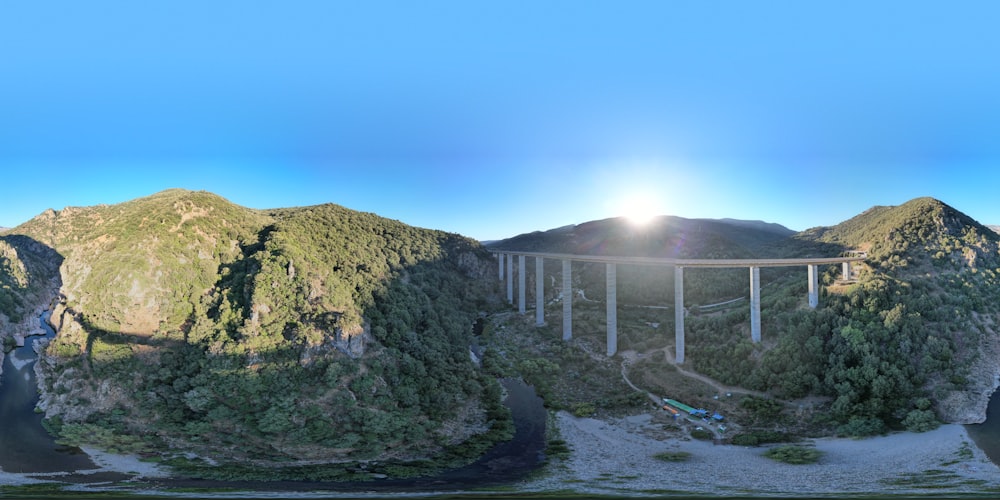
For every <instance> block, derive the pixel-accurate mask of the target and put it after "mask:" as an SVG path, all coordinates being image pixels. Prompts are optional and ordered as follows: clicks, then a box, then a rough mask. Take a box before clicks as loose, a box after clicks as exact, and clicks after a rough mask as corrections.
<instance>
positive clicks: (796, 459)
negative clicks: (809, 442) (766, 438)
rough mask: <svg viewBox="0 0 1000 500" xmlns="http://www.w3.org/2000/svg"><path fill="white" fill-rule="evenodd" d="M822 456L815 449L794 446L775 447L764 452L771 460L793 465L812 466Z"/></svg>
mask: <svg viewBox="0 0 1000 500" xmlns="http://www.w3.org/2000/svg"><path fill="white" fill-rule="evenodd" d="M822 455H823V453H822V452H821V451H819V450H817V449H816V448H809V447H806V446H796V445H784V446H776V447H774V448H771V449H769V450H767V451H765V452H764V456H765V457H767V458H770V459H771V460H775V461H777V462H784V463H786V464H793V465H802V464H814V463H816V462H818V461H819V458H820V457H821V456H822Z"/></svg>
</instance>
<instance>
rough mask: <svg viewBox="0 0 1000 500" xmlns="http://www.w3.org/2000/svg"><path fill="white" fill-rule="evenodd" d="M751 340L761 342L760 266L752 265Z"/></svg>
mask: <svg viewBox="0 0 1000 500" xmlns="http://www.w3.org/2000/svg"><path fill="white" fill-rule="evenodd" d="M750 340H751V341H752V342H753V343H755V344H756V343H757V342H760V268H759V267H753V266H751V267H750Z"/></svg>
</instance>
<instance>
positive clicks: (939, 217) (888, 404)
mask: <svg viewBox="0 0 1000 500" xmlns="http://www.w3.org/2000/svg"><path fill="white" fill-rule="evenodd" d="M664 222H667V221H664ZM717 224H722V222H718V223H717ZM668 225H669V226H670V227H668V228H663V227H661V228H660V229H658V230H655V231H653V234H652V235H649V234H645V233H641V232H638V231H636V230H634V229H627V226H625V225H624V224H618V225H615V226H612V225H611V223H610V222H605V221H602V222H599V223H595V225H592V226H591V227H581V226H582V225H581V226H577V227H570V228H561V229H559V230H553V231H550V232H548V233H532V234H530V235H522V236H519V237H516V238H512V239H510V240H506V241H503V242H497V243H496V244H495V247H496V248H505V249H520V250H529V251H548V252H571V251H573V248H574V245H575V248H577V249H581V250H583V251H584V253H598V254H606V255H629V254H632V253H630V252H629V251H627V250H628V249H632V250H633V251H636V252H641V250H635V249H642V248H645V249H647V251H648V253H647V254H646V255H651V256H663V257H680V258H724V257H729V258H740V257H743V258H746V257H805V256H826V257H830V256H838V255H841V254H843V253H844V252H847V251H865V252H867V256H868V258H867V260H866V261H865V262H864V263H863V264H862V265H860V266H856V268H857V269H856V270H857V273H856V274H855V276H852V278H854V279H853V280H852V281H849V282H841V281H840V278H841V269H840V266H829V267H827V268H825V269H821V273H822V276H821V283H822V285H824V286H823V296H822V300H821V304H820V307H819V308H817V309H810V308H809V307H808V305H807V303H806V285H807V283H806V271H805V269H804V268H780V269H768V268H764V269H762V272H761V278H762V282H763V285H764V286H763V298H762V311H763V313H762V331H763V333H764V341H763V342H761V343H759V344H754V343H752V342H751V341H750V335H749V307H748V304H747V301H745V300H744V301H737V302H736V303H734V305H732V306H728V307H723V308H721V310H720V309H718V308H704V310H703V308H702V307H699V306H700V305H704V304H711V303H714V302H721V301H724V300H728V299H732V298H740V297H746V295H747V294H748V286H747V283H748V281H749V279H748V271H747V270H746V269H729V270H715V269H698V270H695V269H687V270H685V299H686V303H685V306H686V308H687V310H688V318H687V319H686V320H685V327H686V328H685V329H686V339H687V346H686V347H687V349H686V351H687V356H686V364H687V365H690V368H693V369H694V370H695V371H697V372H699V373H702V374H705V375H708V376H710V377H712V378H714V379H715V380H717V381H719V382H720V383H723V384H726V385H729V386H739V387H744V388H746V389H750V390H755V391H764V392H766V393H767V394H770V395H771V396H772V397H774V398H778V399H782V400H796V399H799V398H806V397H812V399H810V402H809V403H808V405H807V407H808V408H811V409H812V410H811V411H810V412H807V413H808V415H806V416H807V420H806V421H803V420H801V419H798V420H796V421H795V423H790V422H789V421H787V420H781V419H771V420H770V422H769V423H767V424H762V425H770V426H772V427H774V429H779V428H783V427H784V426H789V425H791V426H793V427H794V426H798V427H800V430H802V431H803V432H829V431H830V430H833V431H836V432H839V433H841V434H847V435H868V434H875V433H879V432H883V431H885V430H887V429H893V428H908V429H911V430H925V429H929V428H933V427H934V426H936V425H937V422H938V421H939V420H946V421H954V422H973V421H982V419H983V418H985V406H986V401H987V399H988V396H989V394H990V393H991V392H992V389H993V388H994V387H993V379H994V378H995V377H996V375H997V374H998V373H1000V369H998V364H997V363H996V362H995V361H992V360H994V359H996V356H995V353H997V351H998V349H997V347H996V346H997V344H998V339H997V335H996V332H995V330H994V328H995V325H996V323H997V321H998V319H1000V316H998V315H1000V306H998V304H1000V286H998V285H1000V282H998V273H1000V257H998V236H997V234H996V233H994V232H993V231H991V230H989V229H988V228H986V227H985V226H982V225H981V224H979V223H977V222H976V221H974V220H972V219H971V218H969V217H967V216H965V215H964V214H962V213H961V212H959V211H957V210H955V209H954V208H952V207H950V206H948V205H946V204H944V203H942V202H940V201H937V200H934V199H930V198H920V199H915V200H912V201H910V202H908V203H905V204H903V205H900V206H897V207H875V208H873V209H871V210H868V211H866V212H865V213H863V214H860V215H858V216H857V217H855V218H852V219H850V220H848V221H845V222H843V223H841V224H839V225H837V226H834V227H822V228H813V229H810V230H808V231H804V232H802V233H799V234H796V235H794V236H792V237H788V235H780V233H778V234H776V233H773V232H770V233H769V232H765V231H762V229H764V228H763V227H761V226H759V225H757V226H754V225H751V226H750V227H744V228H741V231H743V237H742V238H741V239H739V240H737V239H736V238H732V237H730V238H723V237H722V236H720V235H718V234H715V233H712V232H709V231H705V230H702V231H701V232H698V228H699V227H702V228H703V227H705V226H706V225H707V223H705V222H692V221H686V220H683V219H676V218H674V219H673V220H670V221H669V222H668ZM598 226H600V230H596V231H595V230H594V227H598ZM747 231H756V234H755V235H754V234H751V235H747V234H746V233H747ZM721 234H725V232H723V233H721ZM581 242H586V245H581ZM519 245H525V246H527V247H529V248H522V247H520V246H519ZM549 267H551V268H555V269H552V270H551V271H547V274H548V275H547V276H546V279H547V280H552V281H553V282H557V281H556V280H558V279H559V275H560V270H559V266H549ZM603 267H604V266H603V265H600V266H597V265H594V266H587V265H584V264H574V286H576V287H579V288H581V289H582V290H583V291H584V296H585V297H586V298H587V299H589V300H596V301H598V302H599V301H601V300H603V296H604V293H603V290H604V269H603ZM618 267H619V271H618V283H619V285H618V303H619V325H620V326H619V344H620V345H619V350H620V351H621V350H627V349H634V350H637V351H639V352H640V353H643V352H645V353H656V352H658V351H659V350H663V349H669V350H672V349H673V334H672V333H673V314H672V313H673V311H672V303H673V293H672V290H673V280H672V269H669V268H661V269H659V270H657V269H656V268H652V267H642V266H624V265H619V266H618ZM630 267H631V269H630ZM803 267H804V266H803ZM546 269H548V267H547V268H546ZM528 271H529V272H528V276H527V278H528V280H529V281H531V280H532V278H533V273H532V272H531V269H529V270H528ZM692 271H699V272H698V273H694V272H692ZM626 273H631V274H626ZM623 276H627V278H623ZM689 276H691V277H690V278H689ZM547 285H548V284H547ZM547 288H550V289H552V294H553V295H552V297H553V298H554V297H555V294H556V293H558V290H557V287H555V286H547ZM623 297H626V298H625V299H624V300H623ZM642 304H649V305H653V306H656V307H660V308H662V309H661V310H663V309H665V312H663V313H661V314H659V315H654V314H655V311H656V309H647V310H645V311H646V312H643V311H644V310H642V309H638V310H636V309H631V308H634V307H635V306H636V305H642ZM574 307H575V308H582V309H584V310H586V308H587V307H589V305H588V303H587V302H585V301H584V302H579V301H578V304H577V305H575V306H574ZM601 314H602V313H600V311H599V310H598V311H597V315H598V316H599V317H597V318H595V320H597V321H600V320H601V319H602V318H603V316H602V315H601ZM630 318H631V319H632V320H631V321H630ZM574 321H576V320H574ZM576 324H577V323H576V322H574V325H576ZM647 325H654V326H658V327H657V328H649V326H647ZM598 326H600V325H598ZM596 330H598V331H597V332H595V335H601V333H600V331H599V330H600V328H597V329H596ZM595 340H599V339H596V338H595ZM660 363H662V362H660ZM636 369H637V370H639V373H642V372H643V370H645V371H649V372H653V371H659V370H661V368H659V367H658V366H657V362H654V361H650V360H648V359H647V360H644V361H643V362H642V363H641V364H640V366H639V367H638V368H636ZM648 389H650V390H654V389H655V388H653V387H648ZM666 389H668V390H670V389H669V388H666ZM673 390H676V388H675V389H673ZM654 392H656V390H654ZM675 394H676V393H675ZM685 396H688V397H690V398H691V399H692V400H698V399H699V398H701V397H703V396H704V394H700V393H699V394H687V395H685ZM709 404H711V403H709ZM817 404H818V406H816V405H817Z"/></svg>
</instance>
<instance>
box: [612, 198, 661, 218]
mask: <svg viewBox="0 0 1000 500" xmlns="http://www.w3.org/2000/svg"><path fill="white" fill-rule="evenodd" d="M621 215H622V217H625V219H626V220H628V222H629V224H632V225H633V226H645V225H646V224H649V223H650V222H651V221H652V220H653V219H655V218H656V216H657V215H659V204H658V203H657V202H656V200H655V198H653V197H651V196H648V195H644V194H636V195H634V196H631V197H629V198H627V199H625V200H624V201H623V203H622V207H621Z"/></svg>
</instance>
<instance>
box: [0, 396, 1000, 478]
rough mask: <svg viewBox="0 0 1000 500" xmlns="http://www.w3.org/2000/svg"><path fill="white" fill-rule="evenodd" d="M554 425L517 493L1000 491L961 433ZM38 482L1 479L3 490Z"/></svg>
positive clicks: (128, 469) (122, 460)
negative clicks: (805, 439)
mask: <svg viewBox="0 0 1000 500" xmlns="http://www.w3.org/2000/svg"><path fill="white" fill-rule="evenodd" d="M556 421H557V425H558V428H559V434H560V437H561V438H562V439H563V440H565V441H566V443H567V445H568V446H569V447H570V449H571V450H572V453H571V455H570V456H569V458H566V459H562V460H555V461H554V462H553V463H552V464H550V465H549V466H548V467H547V469H546V470H544V471H543V472H540V473H539V474H537V475H536V476H534V477H533V478H531V479H528V480H525V481H522V482H521V483H518V484H515V485H512V486H513V487H512V488H511V489H512V490H514V491H518V492H522V493H528V494H531V493H545V492H556V491H575V492H577V493H578V494H581V495H583V494H586V495H597V494H607V495H621V496H631V495H643V494H647V495H650V494H653V495H671V494H677V495H681V496H685V495H721V496H742V495H753V496H789V495H792V496H815V495H824V494H833V495H836V494H841V495H842V494H872V493H875V494H889V495H891V494H901V495H909V494H914V493H928V494H938V495H940V494H956V493H996V492H998V491H1000V467H997V466H996V465H995V464H993V463H992V462H990V460H989V459H988V458H987V457H986V455H985V454H984V453H983V452H982V450H980V449H979V448H977V447H976V446H975V444H974V443H973V441H972V439H971V438H970V437H969V436H968V434H967V433H966V430H965V428H964V427H963V426H961V425H954V424H953V425H944V426H941V427H939V428H938V429H936V430H934V431H931V432H926V433H921V434H915V433H898V434H892V435H889V436H883V437H875V438H869V439H860V440H856V439H835V438H823V439H815V440H811V442H809V443H806V444H807V445H813V446H815V447H816V448H817V449H819V450H820V451H822V452H823V455H822V458H821V459H820V461H819V462H818V463H816V464H810V465H789V464H783V463H778V462H775V461H772V460H770V459H768V458H766V457H764V456H762V454H763V452H764V451H765V449H766V448H764V447H759V448H748V447H740V446H729V445H713V444H712V443H711V442H707V441H698V440H693V439H689V438H677V437H673V436H670V435H668V434H666V433H664V432H663V428H662V425H661V423H659V422H657V421H656V419H655V418H654V417H653V415H651V414H639V415H634V416H630V417H625V418H621V419H613V420H608V421H604V420H597V419H591V418H577V417H573V416H572V415H570V414H569V413H567V412H559V414H558V415H557V417H556ZM87 451H88V453H90V454H91V456H92V458H94V459H95V462H96V463H98V464H99V467H100V472H113V471H117V472H123V473H130V474H129V475H135V474H138V475H140V476H144V477H147V478H148V477H156V476H162V475H163V474H164V472H165V471H163V470H160V469H158V468H156V467H155V466H151V465H149V464H145V463H141V462H138V461H135V460H133V459H130V458H129V457H122V456H116V455H108V454H101V453H98V452H96V451H95V450H87ZM667 451H669V452H677V451H684V452H688V453H690V457H689V458H688V459H687V460H686V461H684V462H665V461H662V460H659V459H656V458H654V457H653V456H654V455H655V454H657V453H660V452H667ZM90 472H98V471H90ZM38 479H41V478H38ZM52 479H55V480H58V479H59V478H58V477H52ZM35 481H37V479H36V480H31V479H27V478H25V477H24V476H22V475H20V474H9V473H2V472H0V484H23V483H25V482H35ZM508 491H509V490H508ZM451 493H454V492H451ZM320 495H321V496H327V495H328V494H320ZM301 496H303V497H309V496H310V495H309V494H308V493H303V494H301ZM333 496H337V495H333ZM379 496H383V495H379ZM384 496H392V495H384Z"/></svg>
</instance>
